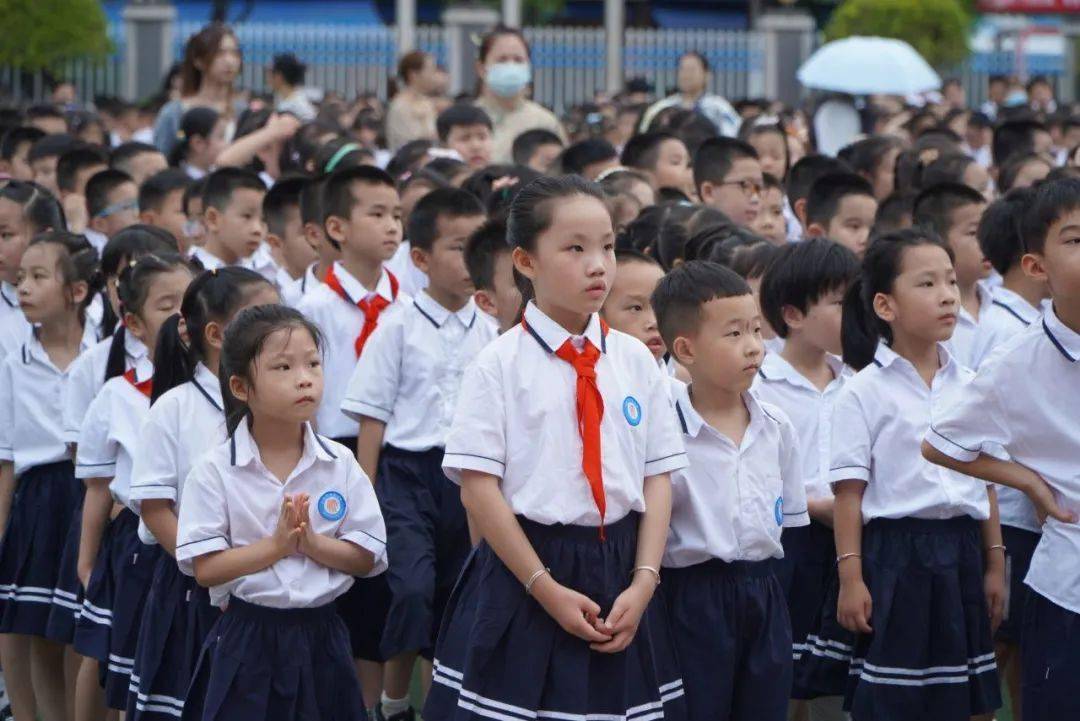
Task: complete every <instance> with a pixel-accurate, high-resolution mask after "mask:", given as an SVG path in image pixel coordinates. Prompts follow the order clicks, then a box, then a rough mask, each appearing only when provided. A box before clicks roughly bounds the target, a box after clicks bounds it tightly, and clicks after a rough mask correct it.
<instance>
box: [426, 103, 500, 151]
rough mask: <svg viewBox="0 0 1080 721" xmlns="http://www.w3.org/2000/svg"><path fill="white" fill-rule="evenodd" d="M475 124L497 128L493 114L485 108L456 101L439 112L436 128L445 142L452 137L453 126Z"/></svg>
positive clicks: (492, 128)
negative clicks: (485, 110)
mask: <svg viewBox="0 0 1080 721" xmlns="http://www.w3.org/2000/svg"><path fill="white" fill-rule="evenodd" d="M473 125H483V126H484V127H486V128H487V129H488V130H494V129H495V126H494V125H493V124H492V122H491V116H489V115H488V114H487V113H485V112H484V109H483V108H480V107H478V106H476V105H472V104H471V103H454V104H453V105H451V106H450V107H449V108H447V109H446V110H444V111H442V112H441V113H439V117H438V118H436V119H435V130H436V131H437V132H438V134H439V140H440V141H442V142H444V143H445V142H446V139H447V138H449V137H450V131H451V130H452V129H453V128H456V127H471V126H473Z"/></svg>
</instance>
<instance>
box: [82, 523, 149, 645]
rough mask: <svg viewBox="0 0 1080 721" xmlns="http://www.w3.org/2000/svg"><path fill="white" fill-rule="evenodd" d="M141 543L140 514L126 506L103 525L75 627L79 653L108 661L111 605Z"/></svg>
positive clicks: (111, 624) (111, 617)
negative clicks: (99, 543)
mask: <svg viewBox="0 0 1080 721" xmlns="http://www.w3.org/2000/svg"><path fill="white" fill-rule="evenodd" d="M141 545H142V543H141V542H140V541H139V517H138V516H136V515H135V514H134V513H132V512H131V511H129V510H128V509H126V508H125V509H124V510H122V511H120V513H119V514H117V516H116V518H114V519H112V520H111V521H109V523H108V525H107V526H105V532H104V533H103V534H102V536H101V545H100V546H99V547H98V556H97V560H96V561H95V562H94V570H93V571H92V572H91V573H90V581H89V583H87V585H86V593H85V595H84V597H83V605H82V611H81V612H80V614H79V621H78V623H77V624H76V627H75V640H74V645H75V650H76V651H77V652H78V653H79V654H81V655H83V656H86V657H88V658H95V659H97V660H98V661H101V662H102V663H103V664H108V663H109V648H110V646H111V641H110V638H111V636H112V627H113V617H114V613H113V607H114V605H115V603H116V594H117V590H118V588H119V585H120V577H121V575H122V574H123V573H124V570H125V568H126V567H127V565H128V564H129V562H130V561H131V557H132V555H133V554H134V553H136V551H137V549H138V548H139V546H141Z"/></svg>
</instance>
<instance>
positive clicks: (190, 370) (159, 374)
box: [151, 266, 274, 403]
mask: <svg viewBox="0 0 1080 721" xmlns="http://www.w3.org/2000/svg"><path fill="white" fill-rule="evenodd" d="M257 286H264V287H266V288H270V289H273V288H274V285H273V283H271V282H270V281H268V280H267V279H266V278H264V277H263V276H261V275H260V274H258V273H256V272H255V271H253V270H249V269H248V268H241V267H239V266H227V267H225V268H219V269H218V270H213V271H210V270H207V271H203V272H202V273H200V274H199V275H198V276H197V277H196V278H195V279H194V280H193V281H191V285H189V286H188V289H187V292H186V293H184V300H183V302H181V304H180V313H179V314H178V315H175V316H173V317H172V318H170V319H169V320H167V321H166V322H165V324H164V325H162V327H161V330H160V331H159V332H158V342H157V348H156V350H155V352H154V392H153V396H152V397H151V403H153V402H154V401H156V400H157V399H158V398H160V397H161V396H162V395H164V394H165V393H166V392H167V391H169V390H171V389H172V388H175V387H176V386H178V385H181V384H183V383H187V382H188V381H190V380H191V379H192V378H194V376H195V367H196V366H197V365H198V364H199V363H200V362H202V361H203V360H204V359H205V358H206V335H205V333H206V325H207V323H210V322H217V323H221V324H224V323H226V322H227V321H228V320H229V318H230V317H231V316H232V315H233V313H235V312H236V309H237V308H239V307H240V306H241V305H243V304H244V303H245V302H246V301H247V299H248V298H250V297H251V292H252V290H253V289H254V288H255V287H257ZM181 318H183V320H184V324H185V325H186V326H187V336H188V342H187V343H185V342H184V340H183V338H182V337H181V335H180V319H181Z"/></svg>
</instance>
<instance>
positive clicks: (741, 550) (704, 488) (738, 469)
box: [663, 378, 810, 568]
mask: <svg viewBox="0 0 1080 721" xmlns="http://www.w3.org/2000/svg"><path fill="white" fill-rule="evenodd" d="M669 382H670V383H671V395H672V397H673V398H674V400H675V414H676V416H677V418H678V420H679V426H680V427H681V428H682V433H683V441H684V442H685V444H686V455H687V458H688V459H689V461H690V465H688V466H687V467H686V468H683V469H681V470H678V471H675V472H674V473H672V474H671V492H672V497H671V529H670V531H669V533H668V541H667V548H666V550H665V551H664V562H663V565H664V566H666V567H668V568H684V567H686V566H692V565H695V564H698V563H704V562H705V561H708V560H710V559H713V558H719V559H720V560H722V561H727V562H731V561H764V560H766V559H769V558H783V557H784V547H783V546H782V545H781V544H780V533H781V531H782V530H783V529H784V528H790V527H793V526H805V525H808V524H809V523H810V516H809V515H808V514H807V511H806V492H805V482H804V481H803V475H802V461H801V459H800V458H799V444H798V438H797V434H796V432H795V426H793V425H792V423H791V421H790V420H788V417H787V416H786V415H784V413H783V411H781V410H780V409H779V408H777V407H776V406H774V405H772V404H771V403H762V402H761V401H760V400H759V399H758V398H757V397H756V395H755V394H754V393H753V392H749V393H744V394H743V402H744V403H745V404H746V409H747V410H748V411H749V412H750V424H749V425H748V426H747V427H746V431H745V432H744V434H743V438H742V442H741V443H740V445H739V446H738V447H736V445H735V443H734V442H732V440H731V439H730V438H728V437H727V436H726V435H724V434H723V433H720V432H719V431H717V430H716V429H715V428H713V427H712V426H710V425H709V424H708V423H706V422H705V419H704V418H702V417H701V415H700V414H699V413H698V412H697V410H696V409H695V408H694V404H693V403H692V402H691V400H690V393H689V388H688V387H687V385H686V384H685V383H683V382H682V381H679V380H676V379H674V378H672V379H671V380H670V381H669Z"/></svg>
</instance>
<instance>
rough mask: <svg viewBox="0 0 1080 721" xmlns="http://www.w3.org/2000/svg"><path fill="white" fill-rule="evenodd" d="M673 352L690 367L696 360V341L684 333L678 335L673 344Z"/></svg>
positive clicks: (683, 364)
mask: <svg viewBox="0 0 1080 721" xmlns="http://www.w3.org/2000/svg"><path fill="white" fill-rule="evenodd" d="M670 350H671V354H672V355H673V356H675V360H677V361H678V362H679V365H681V366H682V367H684V368H690V367H691V366H692V365H694V361H695V360H696V358H695V355H694V342H693V341H692V340H690V339H689V338H687V337H686V336H684V335H680V336H676V337H675V342H674V343H672V344H671V348H670Z"/></svg>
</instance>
